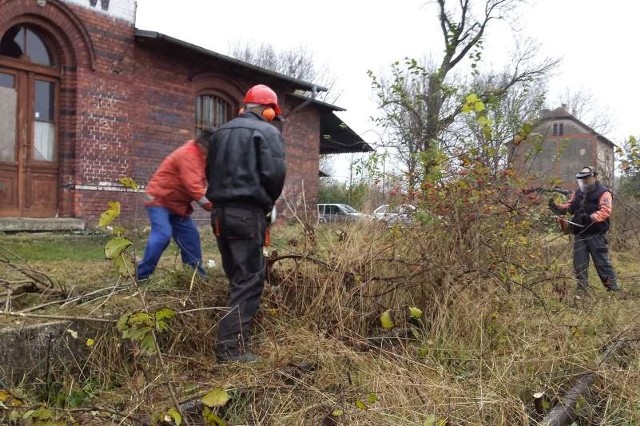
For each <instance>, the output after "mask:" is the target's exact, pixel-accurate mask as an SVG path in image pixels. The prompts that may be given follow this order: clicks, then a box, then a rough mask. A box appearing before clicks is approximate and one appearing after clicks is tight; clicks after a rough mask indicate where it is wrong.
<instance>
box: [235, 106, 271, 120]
mask: <svg viewBox="0 0 640 426" xmlns="http://www.w3.org/2000/svg"><path fill="white" fill-rule="evenodd" d="M243 112H245V109H244V108H240V110H239V111H238V115H240V114H242V113H243ZM262 118H264V119H265V120H267V121H273V119H274V118H276V110H274V109H273V108H271V107H267V108H265V109H263V110H262Z"/></svg>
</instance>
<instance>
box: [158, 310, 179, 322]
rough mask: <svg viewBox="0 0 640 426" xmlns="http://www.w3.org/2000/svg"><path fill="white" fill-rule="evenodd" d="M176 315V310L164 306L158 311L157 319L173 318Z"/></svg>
mask: <svg viewBox="0 0 640 426" xmlns="http://www.w3.org/2000/svg"><path fill="white" fill-rule="evenodd" d="M175 315H176V311H175V310H173V309H171V308H162V309H160V310H158V311H156V321H160V320H164V319H169V318H173V317H174V316H175Z"/></svg>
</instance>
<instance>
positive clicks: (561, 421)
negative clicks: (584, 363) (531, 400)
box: [539, 373, 596, 426]
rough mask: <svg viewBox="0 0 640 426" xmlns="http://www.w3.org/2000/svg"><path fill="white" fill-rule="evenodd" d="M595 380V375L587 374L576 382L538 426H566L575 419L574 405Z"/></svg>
mask: <svg viewBox="0 0 640 426" xmlns="http://www.w3.org/2000/svg"><path fill="white" fill-rule="evenodd" d="M595 379H596V374H595V373H587V374H584V375H582V376H580V378H579V379H578V380H577V381H576V383H575V384H574V385H573V387H572V388H571V389H569V390H568V391H567V393H566V394H565V396H564V397H563V398H562V400H561V402H560V403H559V404H557V405H556V406H555V407H553V408H552V409H551V410H550V411H549V413H547V415H546V416H545V417H544V419H542V421H541V422H540V423H539V424H540V426H566V425H568V424H570V423H571V422H572V421H573V418H574V417H575V410H576V403H577V402H578V399H580V398H581V397H582V396H583V395H584V394H585V393H586V392H587V390H589V387H590V386H591V385H592V384H593V382H594V381H595Z"/></svg>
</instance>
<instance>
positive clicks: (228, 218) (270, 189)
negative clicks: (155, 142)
mask: <svg viewBox="0 0 640 426" xmlns="http://www.w3.org/2000/svg"><path fill="white" fill-rule="evenodd" d="M243 103H244V108H243V110H241V112H240V115H239V116H238V117H236V118H234V119H233V120H231V121H229V122H228V123H226V124H224V125H223V126H221V127H220V128H219V129H218V130H217V131H216V132H215V133H214V134H213V137H212V138H211V143H210V146H209V154H208V156H207V172H206V174H207V180H208V181H209V187H208V189H207V193H206V196H207V198H208V199H209V200H211V201H212V202H213V205H214V206H215V207H214V209H213V210H212V212H211V226H212V228H213V232H214V234H215V236H216V241H217V244H218V248H219V250H220V255H221V257H222V266H223V268H224V271H225V274H226V276H227V278H228V279H229V287H230V288H229V290H230V291H229V300H228V303H227V306H228V312H226V313H225V315H224V317H223V318H222V319H221V320H220V322H219V323H218V338H217V342H216V347H215V353H216V357H217V358H218V360H219V361H221V362H225V361H242V362H253V361H258V360H259V357H258V356H257V355H255V354H254V353H252V352H251V351H250V350H249V342H250V336H251V330H250V326H251V321H252V319H253V317H254V315H255V313H256V312H257V310H258V308H259V306H260V298H261V296H262V290H263V287H264V272H265V271H264V269H265V264H264V255H263V246H264V244H265V236H266V232H267V226H268V215H269V214H270V212H271V211H272V209H273V206H274V205H275V202H276V200H277V199H278V197H279V196H280V193H281V192H282V188H283V186H284V180H285V175H286V165H285V155H284V141H283V139H282V135H281V134H280V131H279V130H278V129H277V128H276V127H275V126H273V125H272V124H271V121H272V120H274V119H275V118H276V117H277V116H279V115H280V107H279V106H278V97H277V95H276V93H275V92H274V91H273V90H272V89H271V88H269V87H268V86H265V85H257V86H254V87H252V88H251V89H249V90H248V91H247V93H246V95H245V97H244V100H243Z"/></svg>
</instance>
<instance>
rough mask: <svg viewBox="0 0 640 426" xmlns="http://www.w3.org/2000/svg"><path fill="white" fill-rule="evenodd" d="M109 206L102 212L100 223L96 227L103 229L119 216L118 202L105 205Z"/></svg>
mask: <svg viewBox="0 0 640 426" xmlns="http://www.w3.org/2000/svg"><path fill="white" fill-rule="evenodd" d="M107 205H108V206H109V207H108V208H107V210H105V211H104V212H102V214H101V215H100V222H98V226H99V227H101V228H104V227H105V226H107V225H109V224H110V223H111V222H113V221H114V220H116V219H117V218H118V216H120V202H119V201H109V202H108V203H107Z"/></svg>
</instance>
